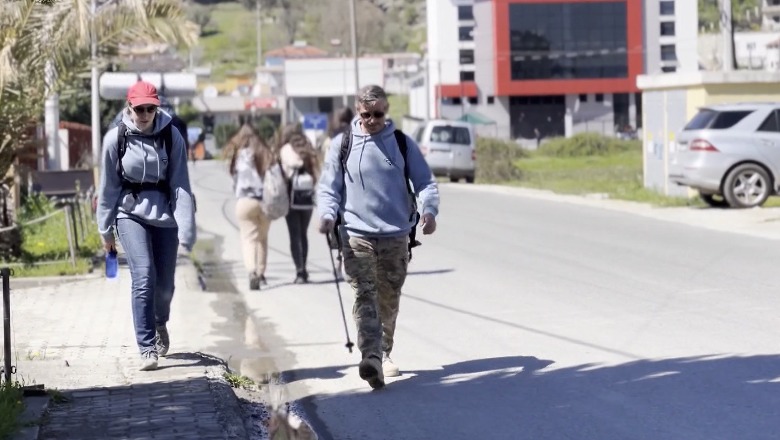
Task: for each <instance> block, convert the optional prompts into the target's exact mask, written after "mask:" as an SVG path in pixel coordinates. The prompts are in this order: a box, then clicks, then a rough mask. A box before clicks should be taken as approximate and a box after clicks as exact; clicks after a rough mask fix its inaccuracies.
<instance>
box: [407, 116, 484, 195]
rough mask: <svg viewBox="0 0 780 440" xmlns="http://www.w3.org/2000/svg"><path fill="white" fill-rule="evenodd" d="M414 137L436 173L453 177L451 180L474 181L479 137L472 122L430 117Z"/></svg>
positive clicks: (434, 173)
mask: <svg viewBox="0 0 780 440" xmlns="http://www.w3.org/2000/svg"><path fill="white" fill-rule="evenodd" d="M414 139H415V141H417V144H418V145H419V146H420V150H421V151H422V153H423V155H424V156H425V160H426V161H427V162H428V166H430V167H431V171H432V172H433V175H434V176H437V177H439V176H444V177H449V178H450V181H451V182H457V181H458V180H460V179H465V180H466V182H468V183H474V173H475V170H476V167H475V163H476V140H475V139H474V129H473V128H472V126H471V124H470V123H468V122H463V121H450V120H444V119H436V120H432V121H427V122H425V123H424V124H423V125H421V126H420V127H419V128H418V129H417V130H416V131H415V134H414Z"/></svg>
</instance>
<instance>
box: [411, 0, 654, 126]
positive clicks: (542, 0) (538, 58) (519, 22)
mask: <svg viewBox="0 0 780 440" xmlns="http://www.w3.org/2000/svg"><path fill="white" fill-rule="evenodd" d="M647 2H650V0H645V1H643V0H428V2H427V17H428V19H427V24H428V41H427V58H426V60H425V67H426V68H427V69H426V70H427V74H426V75H424V77H421V78H419V79H418V81H417V82H415V83H413V84H412V92H411V94H410V114H411V115H412V116H417V117H422V118H447V119H458V118H460V117H462V116H463V115H465V114H467V113H474V112H476V113H478V114H479V115H481V116H484V117H486V118H487V119H490V120H492V121H493V122H495V124H492V125H486V126H483V127H481V128H480V131H483V132H486V133H488V134H491V135H494V136H497V137H501V138H511V139H528V140H529V141H530V140H533V139H535V138H536V137H537V136H541V137H551V136H570V135H572V134H575V133H578V132H583V131H594V132H601V133H605V134H613V133H614V132H615V130H616V127H624V126H631V127H633V128H636V127H637V126H639V125H641V94H640V93H639V89H638V88H637V85H636V77H637V76H638V75H641V74H643V73H646V72H647V66H646V64H647V58H646V56H645V55H646V53H647V50H645V47H646V42H645V40H646V33H645V32H644V29H645V18H644V15H645V12H646V11H645V8H646V7H651V6H648V5H646V3H647ZM655 3H656V4H655V6H654V9H653V10H655V9H658V8H659V6H658V1H655ZM661 3H668V2H661ZM657 15H658V14H656V16H657ZM655 26H656V27H657V26H658V23H656V24H655ZM426 91H427V93H426ZM638 113H639V114H638Z"/></svg>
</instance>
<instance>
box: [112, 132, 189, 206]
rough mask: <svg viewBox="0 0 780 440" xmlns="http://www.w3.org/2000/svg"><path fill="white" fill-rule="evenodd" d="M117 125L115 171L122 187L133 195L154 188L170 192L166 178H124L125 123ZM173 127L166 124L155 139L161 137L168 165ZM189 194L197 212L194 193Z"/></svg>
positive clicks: (170, 156) (170, 159)
mask: <svg viewBox="0 0 780 440" xmlns="http://www.w3.org/2000/svg"><path fill="white" fill-rule="evenodd" d="M116 126H117V133H116V135H117V144H116V149H117V160H116V172H117V174H119V179H120V180H121V181H122V188H124V189H129V190H130V191H131V192H132V193H133V195H136V196H137V195H138V193H139V192H141V191H143V190H147V189H156V190H159V191H162V192H165V193H166V194H170V192H171V185H170V183H169V182H168V179H167V177H166V179H163V180H160V181H159V182H157V183H152V182H145V183H135V182H130V181H129V180H127V179H125V170H124V169H123V168H122V158H123V157H124V156H125V152H126V151H127V125H125V123H124V122H122V121H121V120H120V121H119V122H118V123H117V124H116ZM172 130H173V128H172V124H168V125H166V126H165V127H163V129H162V130H161V131H160V133H159V134H158V136H157V139H162V142H163V148H165V154H166V155H167V156H168V166H169V167H170V164H171V161H172V160H173V156H172V153H171V152H172V151H173V131H172ZM190 195H191V196H192V210H193V212H198V203H197V201H196V200H195V194H194V193H192V192H190Z"/></svg>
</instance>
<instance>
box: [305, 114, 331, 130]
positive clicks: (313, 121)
mask: <svg viewBox="0 0 780 440" xmlns="http://www.w3.org/2000/svg"><path fill="white" fill-rule="evenodd" d="M301 124H302V125H303V129H304V130H322V131H325V130H327V129H328V114H327V113H304V115H303V121H302V123H301Z"/></svg>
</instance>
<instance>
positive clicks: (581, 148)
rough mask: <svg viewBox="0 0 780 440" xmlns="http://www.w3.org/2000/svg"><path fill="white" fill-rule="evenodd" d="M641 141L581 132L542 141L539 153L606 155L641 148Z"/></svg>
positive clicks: (573, 155) (556, 155)
mask: <svg viewBox="0 0 780 440" xmlns="http://www.w3.org/2000/svg"><path fill="white" fill-rule="evenodd" d="M641 148H642V144H641V142H640V141H626V140H620V139H615V138H612V137H607V136H604V135H601V134H598V133H579V134H576V135H574V136H572V137H570V138H568V139H567V138H562V137H559V138H552V139H549V140H547V141H546V142H544V143H542V145H541V146H540V147H539V150H538V154H540V155H543V156H551V157H581V156H596V155H600V156H604V155H609V154H615V153H623V152H626V151H637V150H641Z"/></svg>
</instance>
